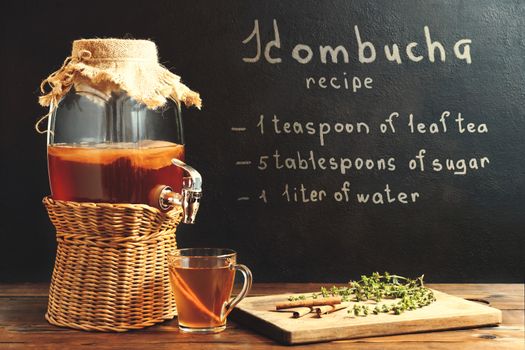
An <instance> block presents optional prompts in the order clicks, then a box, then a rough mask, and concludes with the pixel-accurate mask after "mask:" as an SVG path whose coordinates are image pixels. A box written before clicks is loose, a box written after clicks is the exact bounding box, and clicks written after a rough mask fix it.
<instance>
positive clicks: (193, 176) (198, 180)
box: [171, 158, 202, 192]
mask: <svg viewBox="0 0 525 350" xmlns="http://www.w3.org/2000/svg"><path fill="white" fill-rule="evenodd" d="M171 163H172V164H173V165H175V166H177V167H179V168H182V169H183V170H184V171H185V172H187V173H188V174H189V175H190V176H189V177H184V179H183V183H182V186H183V188H187V187H186V186H188V187H189V188H190V189H191V190H193V191H198V192H202V176H201V174H200V173H199V172H198V171H197V170H195V169H193V168H192V167H191V166H189V165H188V164H186V163H184V162H183V161H182V160H179V159H177V158H173V159H172V160H171Z"/></svg>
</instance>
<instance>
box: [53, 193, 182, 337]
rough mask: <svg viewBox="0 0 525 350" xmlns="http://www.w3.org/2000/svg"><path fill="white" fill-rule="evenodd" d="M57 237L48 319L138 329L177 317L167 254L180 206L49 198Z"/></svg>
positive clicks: (111, 328)
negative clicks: (162, 208) (159, 207)
mask: <svg viewBox="0 0 525 350" xmlns="http://www.w3.org/2000/svg"><path fill="white" fill-rule="evenodd" d="M43 203H44V205H45V207H46V209H47V211H48V213H49V217H50V219H51V222H52V223H53V225H54V226H55V228H56V237H57V242H58V247H57V254H56V260H55V267H54V270H53V276H52V279H51V286H50V289H49V304H48V309H47V313H46V319H47V320H48V321H49V322H50V323H52V324H54V325H57V326H64V327H70V328H77V329H82V330H88V331H116V332H122V331H126V330H130V329H139V328H143V327H146V326H151V325H153V324H155V323H158V322H162V321H164V320H167V319H171V318H173V317H174V316H175V314H176V310H175V300H174V298H173V294H172V292H171V287H170V281H169V275H168V264H167V259H166V253H167V252H168V251H170V250H173V249H175V248H176V242H175V230H176V228H177V224H178V223H179V222H180V220H181V217H182V210H181V208H180V207H178V208H176V209H173V210H171V211H169V212H167V213H163V212H161V211H160V210H157V209H155V208H152V207H150V206H147V205H141V204H106V203H77V202H66V201H58V200H53V199H51V198H50V197H45V198H44V200H43Z"/></svg>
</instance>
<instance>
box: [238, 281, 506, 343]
mask: <svg viewBox="0 0 525 350" xmlns="http://www.w3.org/2000/svg"><path fill="white" fill-rule="evenodd" d="M290 295H292V294H280V295H269V296H261V297H248V298H245V299H244V300H243V301H242V302H241V303H240V304H239V305H238V306H237V307H236V308H235V309H234V311H233V312H232V314H231V316H230V317H231V318H232V319H233V320H235V321H237V322H238V323H240V324H243V325H245V326H247V327H249V328H252V329H254V330H256V331H258V332H260V333H262V334H264V335H266V336H268V337H270V338H272V339H274V340H276V341H278V342H280V343H283V344H300V343H312V342H321V341H329V340H337V339H349V338H361V337H371V336H381V335H392V334H403V333H417V332H425V331H436V330H445V329H454V328H472V327H478V326H487V325H497V324H499V323H501V311H500V310H498V309H495V308H492V307H489V306H486V305H482V304H480V303H477V302H472V301H468V300H465V299H461V298H458V297H455V296H452V295H448V294H445V293H441V292H438V291H434V295H435V297H436V301H435V302H434V303H432V304H430V305H428V306H425V307H423V308H421V309H418V310H414V311H407V312H405V313H403V314H401V315H393V314H379V315H373V314H371V315H369V316H367V317H355V316H351V315H349V314H348V313H347V310H341V311H338V312H335V313H332V314H328V315H325V316H323V317H322V318H321V319H319V318H316V317H314V315H313V314H308V315H306V316H303V317H301V318H297V319H295V318H292V317H291V313H283V312H276V311H275V304H276V303H278V302H283V301H286V300H287V299H288V297H289V296H290ZM297 295H299V294H297ZM381 303H383V302H381ZM353 304H354V303H349V308H352V306H353ZM373 307H374V304H373V303H371V309H372V308H373Z"/></svg>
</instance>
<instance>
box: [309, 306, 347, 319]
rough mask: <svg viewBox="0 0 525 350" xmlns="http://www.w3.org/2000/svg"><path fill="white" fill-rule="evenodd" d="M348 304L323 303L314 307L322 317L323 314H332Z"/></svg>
mask: <svg viewBox="0 0 525 350" xmlns="http://www.w3.org/2000/svg"><path fill="white" fill-rule="evenodd" d="M347 307H348V306H347V305H343V304H337V305H323V306H319V307H316V308H314V310H313V311H314V312H315V314H316V315H317V317H318V318H321V317H322V315H326V314H331V313H333V312H336V311H339V310H343V309H346V308H347Z"/></svg>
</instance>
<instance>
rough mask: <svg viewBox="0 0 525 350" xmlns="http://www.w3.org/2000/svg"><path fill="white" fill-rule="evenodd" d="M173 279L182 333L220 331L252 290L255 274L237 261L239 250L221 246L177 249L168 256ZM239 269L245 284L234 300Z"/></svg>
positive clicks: (171, 279)
mask: <svg viewBox="0 0 525 350" xmlns="http://www.w3.org/2000/svg"><path fill="white" fill-rule="evenodd" d="M168 261H169V271H170V272H169V273H170V281H171V285H172V289H173V293H174V296H175V303H176V304H177V313H178V321H179V328H180V330H181V331H183V332H191V333H217V332H221V331H223V330H224V329H225V328H226V317H227V316H228V315H229V313H230V312H231V311H232V310H233V308H234V307H235V305H237V304H238V303H239V302H240V301H241V300H242V299H243V298H244V297H245V296H246V295H247V294H248V292H249V291H250V288H251V285H252V273H251V271H250V269H248V267H246V266H245V265H242V264H237V253H236V252H235V251H233V250H231V249H222V248H185V249H177V250H174V251H173V252H171V253H170V254H169V255H168ZM236 271H239V272H241V274H242V275H243V277H244V284H243V287H242V289H241V291H240V292H239V294H238V295H237V296H236V297H235V298H233V299H231V293H232V289H233V282H234V279H235V273H236Z"/></svg>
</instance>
